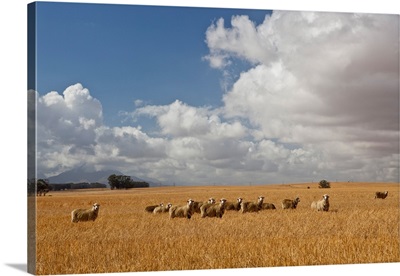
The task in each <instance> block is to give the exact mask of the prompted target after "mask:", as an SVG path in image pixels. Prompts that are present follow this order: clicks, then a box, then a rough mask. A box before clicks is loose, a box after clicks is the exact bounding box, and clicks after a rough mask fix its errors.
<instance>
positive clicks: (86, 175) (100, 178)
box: [48, 165, 123, 184]
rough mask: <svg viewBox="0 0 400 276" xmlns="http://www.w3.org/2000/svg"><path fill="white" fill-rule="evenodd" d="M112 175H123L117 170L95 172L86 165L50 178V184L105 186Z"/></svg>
mask: <svg viewBox="0 0 400 276" xmlns="http://www.w3.org/2000/svg"><path fill="white" fill-rule="evenodd" d="M111 174H123V173H121V172H120V171H117V170H101V171H95V170H93V169H90V168H88V167H86V166H85V165H82V166H79V167H77V168H73V169H71V170H69V171H65V172H63V173H60V174H59V175H55V176H52V177H49V178H48V179H49V182H50V183H51V184H64V183H80V182H89V183H92V182H98V183H103V184H108V180H107V178H108V177H109V176H110V175H111Z"/></svg>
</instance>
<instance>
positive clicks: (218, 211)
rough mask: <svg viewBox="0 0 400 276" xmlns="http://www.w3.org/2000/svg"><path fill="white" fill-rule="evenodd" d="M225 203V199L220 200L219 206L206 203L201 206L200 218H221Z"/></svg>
mask: <svg viewBox="0 0 400 276" xmlns="http://www.w3.org/2000/svg"><path fill="white" fill-rule="evenodd" d="M225 203H226V199H225V198H221V200H220V203H219V204H215V203H207V204H203V205H202V206H201V208H200V209H201V217H202V218H205V217H217V218H222V216H223V215H224V213H225Z"/></svg>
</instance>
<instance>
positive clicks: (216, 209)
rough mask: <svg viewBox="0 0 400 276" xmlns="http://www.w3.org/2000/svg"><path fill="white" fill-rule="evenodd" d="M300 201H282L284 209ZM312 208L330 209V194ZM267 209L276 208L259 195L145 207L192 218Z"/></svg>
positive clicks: (154, 211) (171, 214)
mask: <svg viewBox="0 0 400 276" xmlns="http://www.w3.org/2000/svg"><path fill="white" fill-rule="evenodd" d="M299 202H300V198H299V197H296V198H295V199H293V200H292V199H284V200H283V201H282V209H296V207H297V204H298V203H299ZM311 208H313V209H316V210H318V211H328V210H329V195H327V194H325V195H324V196H323V197H322V199H321V200H318V201H314V202H312V203H311ZM265 209H276V207H275V205H274V204H273V203H266V202H264V197H263V196H259V197H258V199H257V201H256V202H252V201H243V198H241V197H239V198H237V199H236V202H228V201H227V200H226V199H225V198H221V200H220V201H219V203H216V201H215V199H214V198H209V199H208V200H207V201H205V202H200V201H194V200H193V199H189V200H188V201H187V203H186V205H182V206H179V205H172V204H171V203H168V204H167V205H166V206H164V204H163V203H161V204H159V205H151V206H147V207H146V208H145V211H147V212H150V213H154V214H157V213H169V217H170V218H171V219H172V218H175V217H180V218H187V219H190V218H191V217H192V216H193V214H194V213H199V214H201V217H202V218H205V217H217V218H222V216H223V215H224V213H225V211H226V210H235V211H240V212H241V213H247V212H258V211H260V210H265Z"/></svg>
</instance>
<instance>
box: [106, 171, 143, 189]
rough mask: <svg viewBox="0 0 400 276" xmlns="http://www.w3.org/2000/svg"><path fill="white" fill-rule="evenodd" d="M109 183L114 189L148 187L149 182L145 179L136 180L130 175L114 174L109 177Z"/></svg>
mask: <svg viewBox="0 0 400 276" xmlns="http://www.w3.org/2000/svg"><path fill="white" fill-rule="evenodd" d="M107 180H108V184H109V185H110V188H111V190H114V189H131V188H147V187H149V186H150V185H149V183H147V182H145V181H134V180H132V178H131V177H130V176H129V175H116V174H112V175H110V176H109V177H108V178H107Z"/></svg>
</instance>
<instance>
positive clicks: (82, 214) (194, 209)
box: [71, 191, 388, 222]
mask: <svg viewBox="0 0 400 276" xmlns="http://www.w3.org/2000/svg"><path fill="white" fill-rule="evenodd" d="M387 195H388V191H385V192H376V193H375V198H381V199H385V198H386V197H387ZM299 202H300V198H299V197H296V198H295V199H293V200H292V199H284V200H282V203H281V204H282V209H296V207H297V204H298V203H299ZM99 207H100V204H98V203H94V204H93V206H92V208H90V209H75V210H73V211H72V212H71V220H72V222H79V221H95V220H96V218H97V216H98V214H99ZM264 209H276V207H275V205H274V204H273V203H266V202H264V197H263V196H259V197H258V199H257V201H256V202H251V201H243V198H241V197H239V198H237V199H236V202H228V201H227V200H226V199H225V198H221V200H220V201H219V203H217V202H216V201H215V199H214V198H209V199H208V200H207V201H205V202H199V201H194V200H193V199H189V200H188V201H187V203H186V204H185V205H172V204H171V203H168V204H167V205H164V204H163V203H161V204H158V205H151V206H147V207H146V208H145V211H147V212H149V213H154V214H157V213H169V217H170V218H171V219H172V218H175V217H177V218H187V219H190V218H191V217H192V216H193V214H194V213H199V214H201V217H202V218H205V217H217V218H222V216H223V215H224V213H225V211H226V210H235V211H240V212H241V213H246V212H258V211H260V210H264ZM311 209H315V210H317V211H325V212H327V211H329V195H328V194H324V195H323V196H322V198H321V199H320V200H318V201H313V202H312V203H311Z"/></svg>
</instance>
